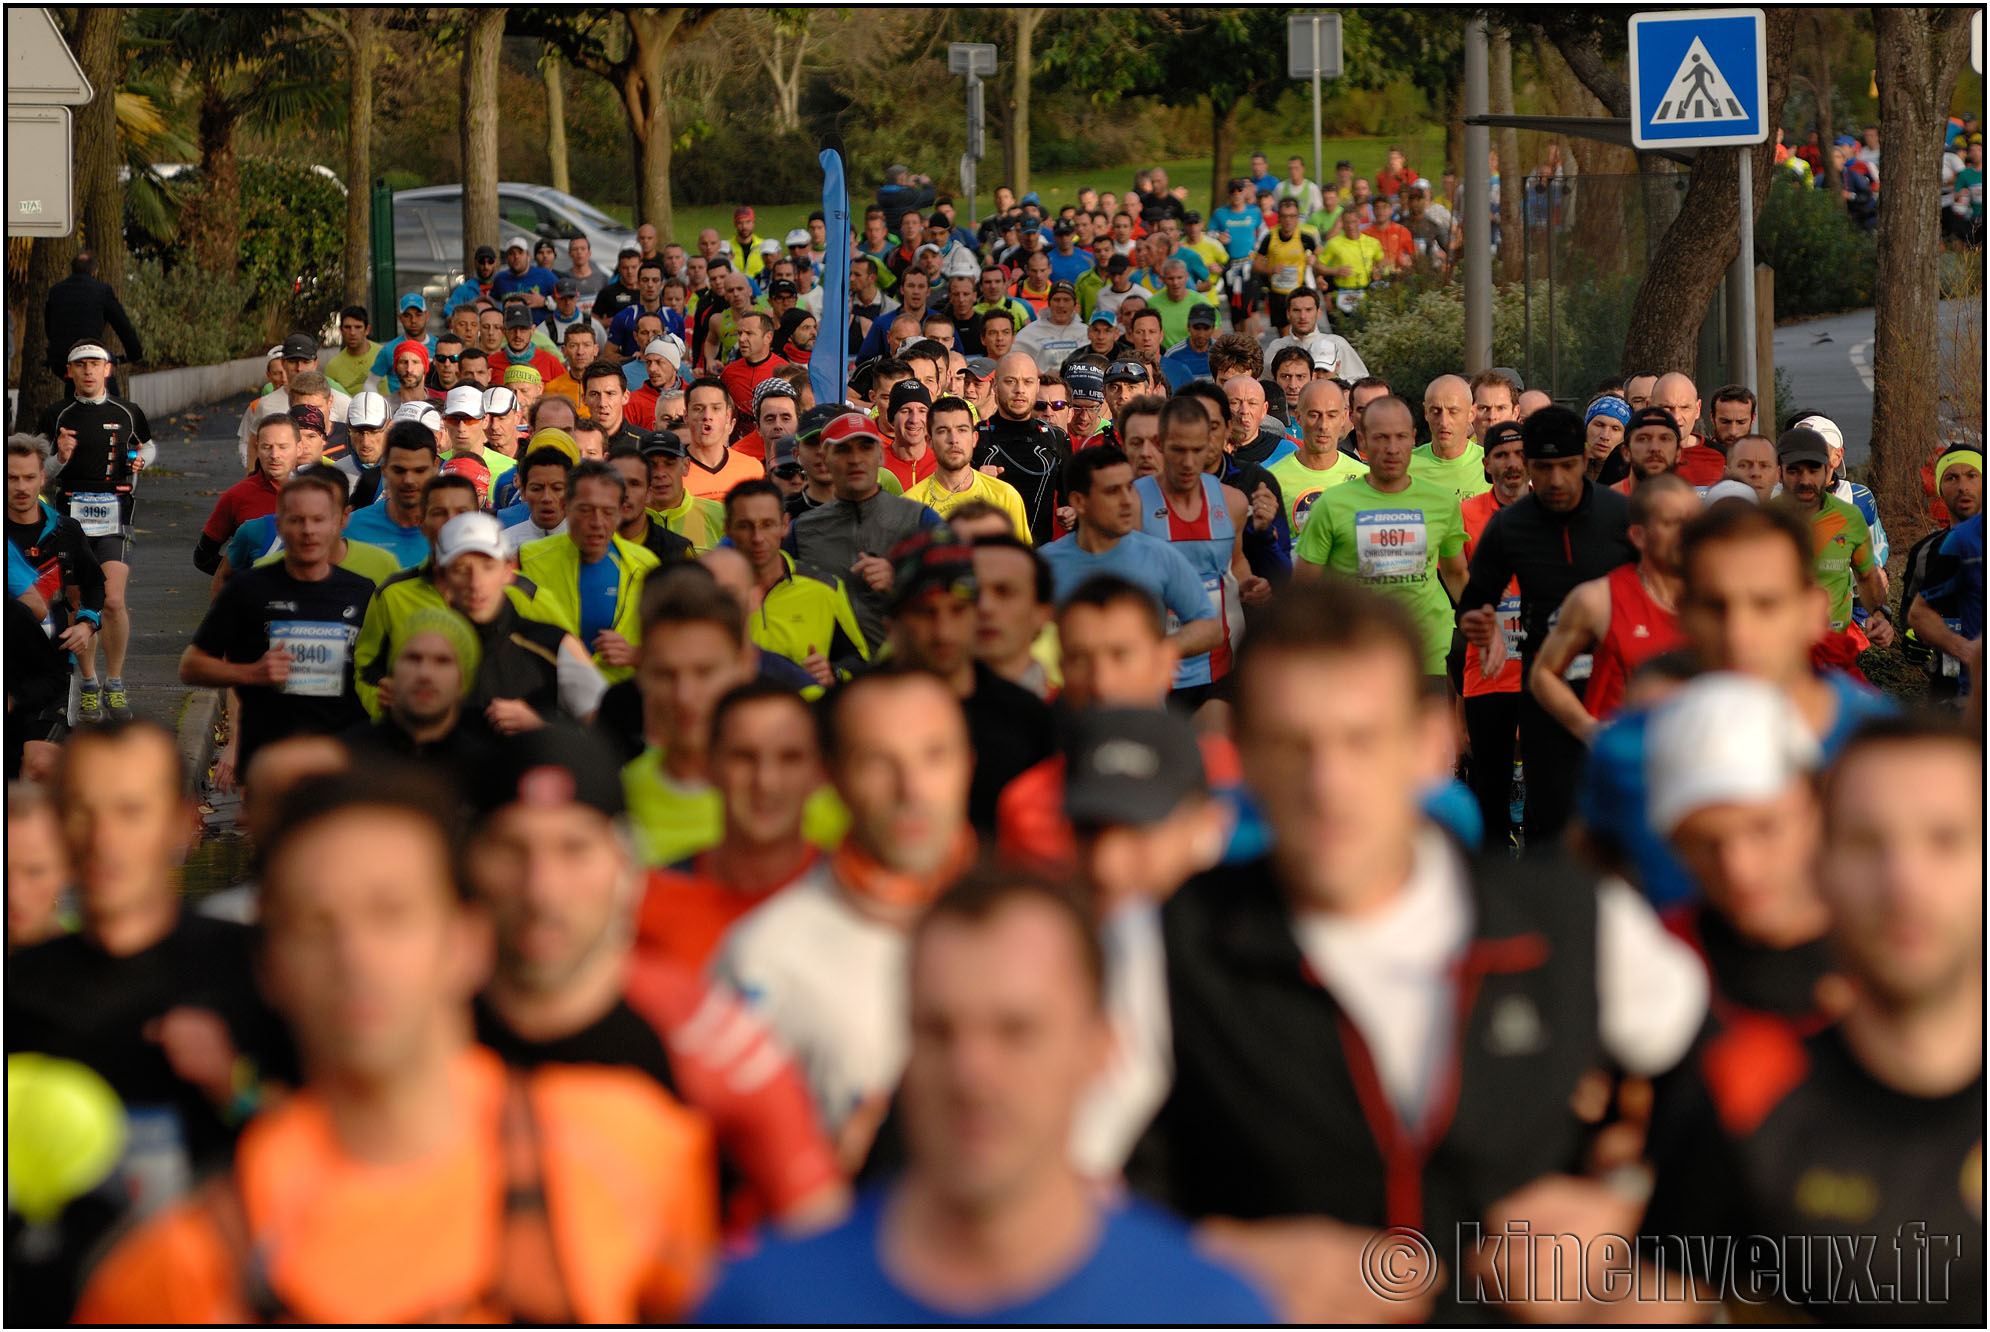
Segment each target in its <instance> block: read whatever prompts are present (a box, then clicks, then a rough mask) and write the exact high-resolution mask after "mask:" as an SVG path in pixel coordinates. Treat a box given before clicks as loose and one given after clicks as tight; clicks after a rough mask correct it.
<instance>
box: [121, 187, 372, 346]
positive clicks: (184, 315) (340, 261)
mask: <svg viewBox="0 0 1990 1332" xmlns="http://www.w3.org/2000/svg"><path fill="white" fill-rule="evenodd" d="M240 179H241V187H242V207H241V220H242V238H241V245H240V249H239V251H238V257H237V269H236V272H235V273H232V274H225V275H222V276H220V277H218V278H217V277H215V276H212V275H208V274H204V273H201V272H200V271H199V270H198V269H197V268H196V266H195V265H194V262H193V257H192V255H191V253H190V252H189V251H188V250H187V249H185V248H184V246H182V245H180V244H179V243H178V238H177V237H176V236H175V235H173V234H167V235H160V234H157V230H156V228H154V227H150V226H147V225H146V224H145V223H144V221H143V220H142V219H141V218H140V217H139V216H137V215H135V214H134V212H133V210H132V209H131V207H130V206H129V201H128V200H127V207H126V209H125V239H126V244H127V246H128V248H129V250H130V254H131V258H132V262H133V265H134V268H136V267H137V266H138V265H141V264H146V263H149V264H150V265H151V266H152V267H151V270H150V275H149V276H148V278H147V280H146V286H147V295H146V299H147V300H148V301H152V302H154V303H155V304H154V305H153V307H152V309H151V311H150V317H151V320H152V322H150V323H148V324H145V325H143V327H144V328H145V329H146V335H147V347H146V350H147V351H151V350H152V342H151V340H152V338H153V337H154V336H158V335H156V334H154V333H153V331H152V330H154V329H159V328H161V327H163V326H165V325H173V324H188V325H192V324H205V323H209V322H216V323H218V324H219V327H218V328H214V329H203V330H200V331H198V332H196V331H193V330H188V332H187V333H186V335H185V337H184V338H180V339H179V341H180V342H182V343H184V344H185V345H184V349H183V350H181V351H179V352H178V353H175V354H172V355H168V354H166V353H164V352H163V351H162V353H161V355H160V356H159V357H158V359H159V360H161V361H162V362H163V361H167V360H171V361H173V362H174V363H177V364H181V365H198V364H204V363H206V362H208V361H214V360H226V359H227V358H228V357H230V356H248V355H251V354H253V353H254V352H256V351H258V350H260V349H261V348H263V347H266V346H268V345H269V344H270V343H271V342H272V341H275V340H276V339H278V338H280V337H282V336H283V335H284V334H286V333H289V332H291V331H292V330H295V329H300V328H301V329H310V330H313V331H316V330H319V329H321V328H322V327H323V326H324V325H325V324H326V323H327V321H329V320H330V318H331V316H332V313H333V311H335V310H337V309H338V307H339V305H340V303H341V298H342V295H343V293H344V289H345V192H344V191H343V190H341V189H340V188H339V184H338V182H337V181H335V180H333V179H331V178H330V177H328V176H325V175H323V174H321V173H320V172H317V171H314V170H312V169H311V168H310V167H307V166H299V165H297V164H295V163H291V162H281V161H274V160H270V159H266V158H244V159H242V161H241V163H240ZM204 188H205V184H204V182H203V180H202V177H201V174H200V172H198V171H187V172H182V173H181V174H179V175H177V176H175V177H173V178H172V179H171V180H170V181H168V182H166V202H167V206H168V207H169V209H170V210H171V211H172V212H173V213H174V214H175V216H176V217H177V214H178V213H179V212H180V210H182V209H183V208H184V207H185V204H186V201H187V200H188V199H190V198H192V197H194V194H195V193H196V192H197V191H199V190H201V189H204ZM175 230H177V227H175ZM214 291H220V292H225V293H227V299H226V300H225V301H219V300H210V299H208V298H207V297H206V293H208V292H214ZM176 303H178V304H176ZM217 340H218V341H217ZM219 343H225V344H227V348H228V350H227V351H225V352H224V353H222V354H218V355H217V354H212V353H213V350H214V347H215V346H216V345H218V344H219ZM161 345H162V347H163V346H165V345H168V344H161Z"/></svg>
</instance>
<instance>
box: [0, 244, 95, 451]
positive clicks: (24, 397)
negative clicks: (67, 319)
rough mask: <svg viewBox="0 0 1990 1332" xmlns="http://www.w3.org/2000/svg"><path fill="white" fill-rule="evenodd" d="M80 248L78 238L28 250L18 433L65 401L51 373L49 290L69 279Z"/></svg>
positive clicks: (17, 421) (16, 422)
mask: <svg viewBox="0 0 1990 1332" xmlns="http://www.w3.org/2000/svg"><path fill="white" fill-rule="evenodd" d="M79 248H80V247H79V246H78V245H77V244H76V236H75V233H74V232H71V233H70V234H69V235H67V236H38V237H36V238H35V241H34V244H33V245H31V246H29V247H28V280H27V282H26V284H25V286H26V288H27V291H26V305H27V320H26V323H25V326H24V327H23V328H22V330H21V396H20V400H19V404H18V406H17V407H16V408H15V411H14V428H15V429H16V430H33V429H35V428H36V427H37V425H38V424H39V422H40V421H41V414H42V413H43V412H45V411H47V410H48V408H49V407H50V406H52V405H53V404H55V403H57V402H59V401H61V399H62V381H61V379H59V378H57V377H56V376H55V375H53V374H50V373H49V371H48V366H47V362H48V324H47V322H46V320H45V319H44V317H43V312H44V311H46V310H47V309H48V289H49V288H50V287H53V286H54V285H55V284H56V283H57V282H59V281H61V280H62V279H63V278H65V277H68V276H69V261H70V260H71V259H74V258H75V257H76V251H77V250H78V249H79Z"/></svg>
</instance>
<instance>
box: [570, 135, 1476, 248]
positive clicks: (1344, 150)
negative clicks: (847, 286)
mask: <svg viewBox="0 0 1990 1332" xmlns="http://www.w3.org/2000/svg"><path fill="white" fill-rule="evenodd" d="M1392 144H1400V145H1401V146H1402V147H1403V149H1404V150H1405V151H1406V152H1408V153H1409V155H1410V164H1411V165H1412V166H1415V167H1417V169H1418V170H1421V171H1423V172H1424V174H1426V175H1429V176H1431V178H1432V180H1433V181H1435V179H1436V173H1437V172H1438V171H1441V170H1442V169H1443V168H1442V167H1441V166H1439V165H1437V163H1439V162H1440V161H1441V159H1442V156H1443V151H1444V128H1443V126H1441V125H1433V126H1431V127H1430V128H1429V129H1428V130H1426V131H1424V132H1423V134H1422V135H1421V136H1420V137H1417V138H1410V139H1392V138H1366V137H1348V138H1333V137H1328V138H1327V139H1325V140H1324V141H1323V143H1322V152H1323V154H1324V156H1325V158H1326V166H1327V176H1328V178H1329V179H1332V177H1333V164H1334V163H1335V162H1337V161H1339V160H1340V159H1341V158H1343V157H1344V158H1346V159H1347V160H1348V161H1349V162H1351V163H1353V164H1354V170H1355V174H1356V175H1360V176H1367V177H1369V178H1370V179H1373V178H1374V175H1375V173H1376V172H1377V171H1378V170H1380V169H1381V168H1382V166H1383V164H1384V163H1385V162H1386V161H1387V160H1388V155H1389V148H1390V145H1392ZM1260 149H1262V150H1263V151H1264V153H1265V154H1266V156H1268V157H1270V158H1271V170H1272V174H1273V175H1275V176H1279V177H1280V178H1283V177H1284V175H1285V160H1286V159H1287V158H1288V157H1291V156H1292V155H1293V154H1294V153H1297V154H1298V155H1299V156H1301V157H1303V158H1305V159H1306V160H1307V161H1308V162H1311V160H1312V157H1313V140H1312V136H1311V135H1310V134H1307V135H1305V136H1303V137H1301V138H1296V139H1288V140H1281V141H1274V142H1267V143H1239V144H1238V145H1237V156H1236V169H1237V170H1238V171H1247V170H1249V169H1250V155H1251V154H1252V153H1253V152H1256V151H1258V150H1260ZM1140 166H1162V167H1165V168H1167V172H1168V180H1169V183H1170V184H1172V185H1185V186H1187V187H1188V197H1189V206H1190V207H1191V208H1193V209H1195V210H1196V211H1197V212H1203V213H1206V212H1207V211H1208V209H1209V159H1208V158H1206V157H1184V158H1175V159H1172V160H1168V161H1162V162H1158V163H1155V162H1147V163H1128V164H1126V165H1123V166H1114V167H1088V168H1084V169H1080V170H1075V171H1043V172H1032V173H1031V175H1030V188H1032V189H1033V190H1035V191H1036V193H1037V195H1038V197H1040V198H1041V199H1042V200H1043V202H1044V204H1045V205H1046V207H1047V208H1048V209H1049V210H1050V211H1051V212H1055V211H1056V210H1057V209H1058V208H1059V207H1060V206H1062V205H1064V204H1067V203H1072V202H1074V201H1075V200H1076V199H1077V197H1078V191H1079V190H1080V189H1082V188H1083V187H1084V186H1086V185H1091V186H1093V187H1094V188H1096V189H1101V190H1105V189H1111V190H1114V191H1116V192H1120V193H1124V192H1125V191H1126V190H1127V189H1128V188H1129V187H1130V186H1131V185H1132V183H1133V173H1134V171H1135V170H1137V169H1138V168H1139V167H1140ZM981 168H982V171H981V187H980V190H979V191H978V194H977V198H976V203H977V205H978V206H979V210H980V211H981V212H983V213H985V212H986V211H987V210H988V209H989V208H990V207H991V206H992V204H993V201H994V191H995V187H996V186H997V185H999V184H1001V183H1002V182H1001V163H1000V162H999V161H998V160H997V159H995V158H993V157H990V158H989V159H987V160H985V161H983V162H982V164H981ZM928 169H929V170H930V166H929V167H928ZM1311 174H1312V169H1311V167H1310V166H1309V167H1308V169H1307V175H1308V176H1310V175H1311ZM876 188H877V185H876V182H866V181H853V182H852V183H851V191H850V202H851V210H852V212H853V213H854V214H855V215H856V216H857V217H858V218H861V217H862V216H863V209H864V207H865V206H866V205H868V204H869V202H870V199H871V196H872V191H874V190H875V189H876ZM744 202H746V203H750V204H752V205H753V211H754V213H755V215H756V216H755V219H754V226H755V228H756V229H757V230H758V232H759V234H760V235H762V236H766V237H769V238H771V239H775V240H778V239H780V238H781V237H782V236H784V235H786V234H787V232H788V231H789V230H791V229H792V228H795V227H799V226H802V225H803V224H804V223H805V222H806V221H807V220H808V215H809V213H810V212H811V211H812V210H813V209H815V208H816V207H817V203H816V201H814V200H810V201H808V202H806V203H785V204H770V203H763V202H761V201H760V200H758V199H748V200H745V201H744ZM733 207H734V205H732V204H713V205H698V206H695V207H694V206H681V207H679V208H678V209H677V210H676V233H677V236H678V238H679V239H680V240H689V239H690V238H691V237H693V236H696V235H697V234H698V232H699V231H700V230H702V229H703V228H705V227H714V228H716V229H717V230H718V232H719V234H720V235H722V236H730V235H731V234H732V210H733ZM607 211H608V212H609V213H612V214H613V215H615V216H616V217H618V218H620V219H622V220H623V221H625V222H626V221H629V220H630V219H631V218H632V217H633V216H634V215H633V213H632V212H631V211H630V210H629V209H628V208H626V207H608V208H607ZM960 211H961V212H962V213H965V212H966V209H965V208H964V207H963V208H962V209H961V210H960Z"/></svg>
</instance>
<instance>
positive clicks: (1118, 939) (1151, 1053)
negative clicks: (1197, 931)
mask: <svg viewBox="0 0 1990 1332" xmlns="http://www.w3.org/2000/svg"><path fill="white" fill-rule="evenodd" d="M1099 942H1100V944H1101V945H1102V946H1103V948H1104V952H1105V961H1106V974H1105V978H1106V992H1105V999H1106V1020H1107V1021H1108V1022H1109V1023H1110V1024H1111V1025H1112V1037H1113V1048H1112V1054H1111V1056H1110V1058H1109V1060H1108V1062H1107V1064H1106V1066H1105V1068H1104V1069H1103V1070H1102V1071H1101V1072H1100V1074H1099V1076H1098V1078H1097V1080H1096V1081H1094V1082H1093V1083H1092V1085H1091V1087H1090V1088H1088V1089H1087V1090H1086V1092H1085V1096H1084V1099H1083V1100H1081V1101H1080V1102H1079V1103H1078V1113H1077V1115H1076V1117H1075V1118H1074V1120H1073V1122H1072V1125H1071V1164H1072V1165H1073V1166H1075V1167H1076V1168H1077V1169H1078V1171H1079V1173H1080V1174H1083V1175H1085V1176H1086V1177H1088V1178H1092V1179H1110V1178H1112V1177H1113V1176H1115V1175H1117V1174H1118V1173H1119V1171H1120V1167H1121V1166H1123V1165H1125V1164H1126V1158H1127V1157H1129V1156H1131V1155H1132V1154H1133V1147H1134V1144H1135V1143H1137V1142H1139V1141H1140V1135H1141V1134H1142V1133H1144V1132H1146V1130H1147V1125H1148V1124H1149V1123H1150V1122H1152V1120H1153V1118H1154V1116H1155V1115H1156V1114H1157V1113H1159V1111H1160V1109H1161V1103H1162V1102H1163V1101H1166V1100H1167V1099H1168V1087H1169V1084H1170V1083H1172V1082H1173V1081H1174V1073H1175V1058H1174V1046H1173V1042H1174V1034H1173V1024H1172V1023H1171V1022H1170V1020H1169V1017H1168V977H1167V959H1166V949H1165V947H1164V945H1163V944H1162V942H1161V908H1160V906H1159V904H1158V903H1152V902H1139V903H1134V904H1132V905H1130V906H1126V907H1122V908H1121V909H1120V910H1118V911H1116V912H1114V913H1113V915H1111V916H1110V917H1108V918H1107V919H1106V921H1105V923H1104V924H1103V925H1102V926H1101V927H1100V930H1099Z"/></svg>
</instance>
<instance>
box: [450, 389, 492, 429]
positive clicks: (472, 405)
mask: <svg viewBox="0 0 1990 1332" xmlns="http://www.w3.org/2000/svg"><path fill="white" fill-rule="evenodd" d="M442 414H443V416H445V417H450V416H467V417H469V418H470V419H471V420H473V421H481V420H483V419H484V391H483V390H482V389H480V388H478V387H477V386H476V385H475V384H458V385H457V386H456V387H455V388H453V389H451V390H449V396H448V397H446V398H444V399H443V400H442Z"/></svg>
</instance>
